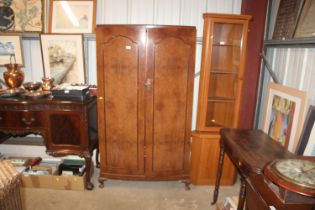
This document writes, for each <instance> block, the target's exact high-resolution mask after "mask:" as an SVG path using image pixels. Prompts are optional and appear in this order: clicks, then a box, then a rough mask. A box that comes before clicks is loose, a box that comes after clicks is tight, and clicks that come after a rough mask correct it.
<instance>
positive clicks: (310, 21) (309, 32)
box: [294, 0, 315, 38]
mask: <svg viewBox="0 0 315 210" xmlns="http://www.w3.org/2000/svg"><path fill="white" fill-rule="evenodd" d="M314 18H315V1H314V0H305V2H304V6H303V9H302V13H301V15H300V18H299V21H298V23H297V27H296V30H295V34H294V38H305V37H314V36H315V24H314Z"/></svg>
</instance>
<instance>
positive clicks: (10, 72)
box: [3, 63, 24, 89]
mask: <svg viewBox="0 0 315 210" xmlns="http://www.w3.org/2000/svg"><path fill="white" fill-rule="evenodd" d="M4 66H5V67H6V68H7V71H5V72H3V78H4V81H5V83H6V84H7V86H8V88H9V89H14V88H18V87H20V86H21V85H22V83H23V81H24V73H23V71H21V65H20V64H12V63H10V64H5V65H4Z"/></svg>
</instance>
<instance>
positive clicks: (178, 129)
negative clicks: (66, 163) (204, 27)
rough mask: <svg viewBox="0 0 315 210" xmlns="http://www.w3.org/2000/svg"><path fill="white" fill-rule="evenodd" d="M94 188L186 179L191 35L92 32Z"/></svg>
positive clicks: (140, 28)
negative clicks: (114, 181)
mask: <svg viewBox="0 0 315 210" xmlns="http://www.w3.org/2000/svg"><path fill="white" fill-rule="evenodd" d="M96 43H97V78H98V126H99V149H100V164H101V168H100V177H99V181H100V187H102V186H103V185H104V181H105V180H106V179H107V178H113V179H138V180H176V179H180V180H188V178H189V155H190V136H191V115H192V94H193V80H194V60H195V44H196V29H195V27H188V26H145V25H99V26H97V28H96Z"/></svg>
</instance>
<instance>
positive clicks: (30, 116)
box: [0, 111, 44, 128]
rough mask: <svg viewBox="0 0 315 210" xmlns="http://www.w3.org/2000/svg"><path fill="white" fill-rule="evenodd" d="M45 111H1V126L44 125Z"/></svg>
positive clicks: (26, 126) (23, 126)
mask: <svg viewBox="0 0 315 210" xmlns="http://www.w3.org/2000/svg"><path fill="white" fill-rule="evenodd" d="M43 124H44V119H43V112H40V111H11V112H0V126H1V127H6V128H30V127H43Z"/></svg>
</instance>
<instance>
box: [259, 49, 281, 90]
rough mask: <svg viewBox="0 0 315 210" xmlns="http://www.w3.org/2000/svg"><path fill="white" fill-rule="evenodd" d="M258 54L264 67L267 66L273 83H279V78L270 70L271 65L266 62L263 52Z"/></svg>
mask: <svg viewBox="0 0 315 210" xmlns="http://www.w3.org/2000/svg"><path fill="white" fill-rule="evenodd" d="M260 56H261V58H262V59H263V63H264V65H265V66H266V68H267V70H268V72H269V74H270V76H271V78H272V79H273V81H274V82H275V83H277V84H279V80H278V78H277V76H276V74H275V72H274V71H273V70H272V68H271V66H270V64H269V62H268V60H267V58H266V56H265V54H264V52H262V53H261V54H260Z"/></svg>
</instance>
